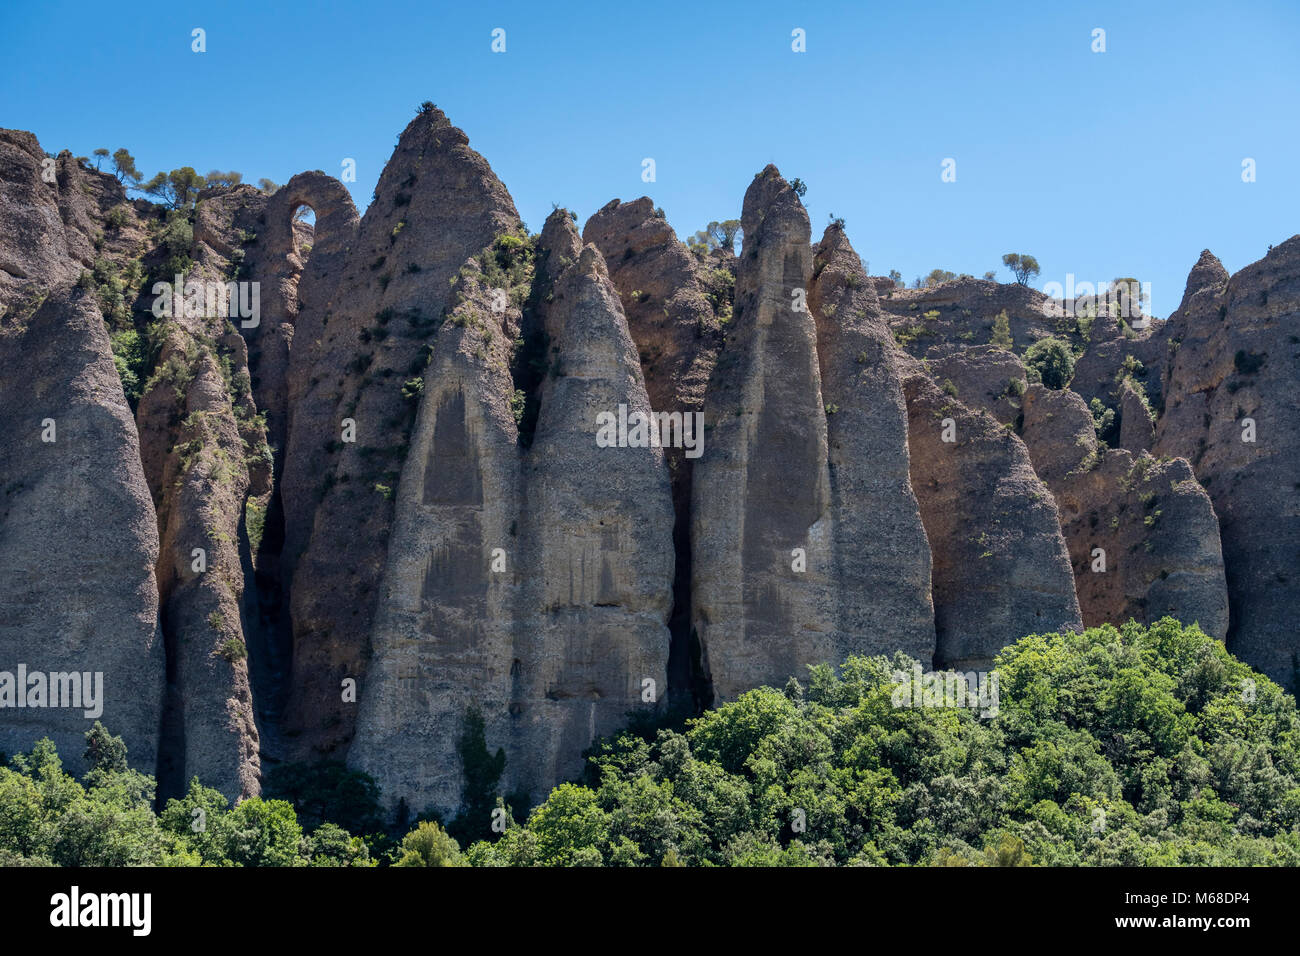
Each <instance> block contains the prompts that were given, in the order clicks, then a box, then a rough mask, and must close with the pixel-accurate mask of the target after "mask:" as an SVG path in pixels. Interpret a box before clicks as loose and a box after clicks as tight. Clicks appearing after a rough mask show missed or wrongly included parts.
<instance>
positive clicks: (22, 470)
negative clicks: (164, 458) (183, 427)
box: [0, 289, 164, 773]
mask: <svg viewBox="0 0 1300 956" xmlns="http://www.w3.org/2000/svg"><path fill="white" fill-rule="evenodd" d="M0 368H3V369H4V370H5V374H4V375H0V428H2V429H3V431H2V433H3V434H4V435H5V436H6V444H5V450H4V454H3V455H0V661H3V664H2V665H0V670H5V671H8V672H10V673H15V672H16V670H17V667H18V665H19V664H25V665H26V667H27V670H28V672H29V674H30V673H34V672H42V673H49V672H73V671H76V672H79V673H88V674H91V675H94V674H102V696H101V698H100V703H101V704H102V713H100V714H95V713H93V711H92V713H91V714H90V715H89V716H88V715H87V713H86V708H85V707H84V706H83V707H49V706H46V707H41V708H39V709H21V710H20V709H12V708H11V707H6V708H5V709H4V710H3V712H2V713H3V719H0V750H3V751H5V752H6V753H10V754H12V753H15V752H17V751H20V750H26V749H29V748H30V747H31V746H32V744H33V743H34V742H35V741H36V740H38V739H40V738H41V737H44V736H48V737H50V738H51V739H52V740H53V741H54V743H55V744H56V745H57V747H58V750H59V754H60V756H61V757H62V759H63V762H64V765H65V766H66V767H67V768H68V769H69V770H71V771H72V772H81V771H83V770H85V769H86V767H85V762H84V760H83V759H82V754H83V752H84V750H85V740H84V734H85V732H86V731H87V730H89V729H90V727H91V726H92V724H93V723H94V721H95V719H96V718H98V719H100V720H102V721H103V722H104V724H105V726H107V727H108V728H109V729H110V730H111V731H112V732H113V733H115V734H119V735H121V736H122V737H123V738H124V740H125V741H126V744H127V747H128V749H129V758H130V761H131V764H132V766H133V767H136V768H137V769H139V770H141V771H143V772H145V773H152V772H153V770H154V763H155V759H156V755H157V751H158V721H159V714H160V710H161V705H162V691H163V681H164V662H163V642H162V636H161V634H160V633H159V630H158V592H157V587H156V585H155V582H154V562H155V561H156V559H157V557H158V535H157V531H156V530H155V525H154V522H153V507H152V502H151V501H150V498H149V489H148V487H147V485H146V484H145V480H144V475H143V473H142V471H141V465H140V452H139V447H138V444H137V436H136V428H135V423H134V422H133V421H132V419H131V410H130V408H129V406H128V405H127V402H126V398H125V396H124V395H123V392H122V386H121V383H120V382H119V380H118V376H117V372H116V371H115V369H114V367H113V359H112V353H111V351H110V347H109V340H108V332H107V330H106V329H105V328H104V323H103V320H102V318H101V316H100V313H99V309H98V307H97V306H96V304H95V302H94V300H93V298H92V297H91V296H90V295H89V294H88V293H86V292H84V291H82V290H79V289H74V290H72V291H65V290H55V291H53V292H51V293H49V294H48V296H47V297H46V298H45V299H44V301H43V304H42V305H41V306H40V308H38V309H37V310H36V311H35V312H34V313H33V314H32V315H31V316H30V317H29V318H27V319H24V320H21V321H19V320H15V319H14V318H13V317H6V318H5V319H2V320H0ZM18 369H21V370H22V374H21V375H19V374H15V373H16V370H18ZM51 429H52V430H51ZM43 435H45V436H47V437H50V438H52V439H53V440H51V441H44V440H42V436H43ZM92 680H94V678H93V677H92ZM24 689H25V688H24ZM12 692H13V689H12V688H10V693H12ZM46 700H47V702H50V698H48V697H47V698H46ZM83 703H84V700H83Z"/></svg>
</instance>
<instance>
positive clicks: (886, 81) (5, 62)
mask: <svg viewBox="0 0 1300 956" xmlns="http://www.w3.org/2000/svg"><path fill="white" fill-rule="evenodd" d="M290 6H291V5H290V4H287V3H280V2H265V0H264V2H258V3H245V2H209V3H202V4H186V3H178V2H168V3H158V2H153V0H140V2H136V3H130V4H126V5H121V4H117V5H113V4H104V3H95V4H73V3H60V2H47V3H21V4H20V3H17V2H15V0H6V2H5V3H4V4H3V7H2V8H0V125H4V126H11V127H19V128H23V129H30V130H32V131H33V132H35V133H36V134H37V136H38V137H39V138H40V140H41V144H42V145H43V146H44V147H45V148H46V149H48V150H51V151H58V150H60V149H65V148H66V149H71V150H73V151H74V152H75V153H77V154H79V155H80V154H87V155H88V154H89V153H90V152H91V150H92V149H94V148H95V147H98V146H104V147H107V148H108V149H110V150H112V149H116V148H117V147H119V146H126V147H127V148H129V149H130V150H131V151H132V152H133V153H134V154H135V156H136V158H137V160H138V163H139V166H140V169H141V171H142V172H144V173H145V174H146V175H150V174H152V173H153V172H155V171H156V170H159V169H170V168H172V167H175V166H181V165H190V166H194V167H195V168H196V169H198V171H199V172H201V173H202V172H206V171H207V170H209V169H213V168H217V169H237V170H239V171H241V172H242V173H244V176H245V178H246V179H249V180H253V181H256V179H257V178H258V177H260V176H268V177H270V178H272V179H274V180H276V181H278V182H284V181H285V180H287V179H288V178H289V177H290V176H291V175H293V174H294V173H295V172H298V171H300V170H303V169H317V168H318V169H323V170H325V171H326V172H329V173H331V174H334V175H338V174H339V172H340V162H341V161H342V159H343V158H344V157H352V158H354V159H356V161H357V170H358V173H357V182H356V183H354V184H351V186H350V188H351V189H352V192H353V196H354V197H355V198H356V200H357V204H358V206H360V207H362V208H364V207H365V205H366V204H367V203H368V202H369V200H370V193H371V190H372V189H373V188H374V184H375V182H376V180H377V178H378V176H379V172H380V170H381V169H382V167H383V164H384V162H385V161H386V160H387V159H388V156H389V154H390V153H391V151H392V147H393V144H394V142H395V141H396V136H397V134H398V133H399V132H400V131H401V130H402V128H403V127H404V126H405V125H406V123H407V122H408V121H409V119H410V118H411V116H412V115H413V114H414V111H415V109H416V107H417V106H418V104H419V103H420V102H421V101H422V100H426V99H429V100H433V101H434V102H436V103H437V104H438V105H439V106H440V107H442V108H443V109H444V110H445V111H446V112H447V114H448V116H449V117H450V118H451V120H452V122H453V123H455V124H456V125H457V126H460V127H461V128H462V129H464V130H465V132H466V133H467V134H468V135H469V138H470V142H471V145H472V146H473V147H474V148H475V149H477V150H478V151H479V152H481V153H482V154H483V155H484V156H485V157H486V158H487V159H488V161H489V162H490V163H491V164H492V167H493V169H494V170H495V171H496V173H497V175H498V176H500V178H501V179H502V181H503V182H504V183H505V184H506V186H507V188H508V189H509V190H510V192H511V194H512V195H513V196H514V199H515V203H516V205H517V206H518V207H519V211H520V214H521V215H522V216H523V218H524V219H525V221H526V222H527V223H528V224H529V226H530V227H531V228H532V229H534V230H536V229H538V228H540V226H541V224H542V221H543V219H544V218H545V216H546V214H547V213H548V212H549V211H550V208H551V204H552V203H559V204H561V205H564V206H568V207H569V208H572V209H575V210H576V211H577V212H578V215H579V217H580V221H583V222H585V220H586V217H587V216H589V215H590V214H591V213H592V212H593V211H595V210H596V209H597V208H599V207H600V206H601V205H603V204H604V203H606V202H608V201H609V200H610V199H612V198H615V197H618V198H621V199H632V198H636V197H637V196H640V195H643V194H648V195H650V196H651V197H653V198H654V200H655V202H656V203H657V204H659V205H661V206H662V207H663V208H664V210H665V211H666V213H667V215H668V218H669V220H670V221H671V222H672V224H673V226H674V227H675V228H676V229H677V231H678V234H679V235H683V236H684V235H687V234H690V233H692V232H694V231H695V230H696V229H699V228H701V227H702V226H703V225H704V224H705V223H706V222H708V221H709V220H710V219H725V218H731V217H738V216H739V214H740V203H741V198H742V197H743V195H744V191H745V188H746V186H747V185H748V184H749V181H750V179H751V178H752V176H753V175H754V173H755V172H757V171H758V170H760V169H761V168H762V167H763V166H764V165H765V164H766V163H768V162H774V163H776V164H777V165H778V166H779V167H780V169H781V171H782V172H783V173H784V174H785V175H786V177H787V178H793V177H796V176H798V177H800V178H802V179H803V180H804V181H805V182H806V183H808V194H807V196H806V199H805V202H806V204H807V206H808V209H809V213H810V215H811V217H812V221H813V238H814V239H816V238H818V237H819V236H820V235H821V231H822V228H823V227H824V225H825V223H826V221H827V217H828V215H829V214H830V213H831V212H833V213H834V214H835V215H837V216H843V217H844V218H845V219H846V220H847V224H848V231H849V236H850V238H851V239H852V241H853V243H854V245H855V246H856V247H857V249H858V251H859V253H860V254H861V255H862V257H863V259H865V260H868V261H869V263H870V268H871V271H872V272H873V273H877V274H882V273H885V272H888V271H889V270H890V269H891V268H897V269H899V270H900V271H901V272H902V273H903V275H904V276H905V277H906V278H907V279H908V281H909V282H910V281H911V280H912V279H913V278H914V277H915V276H917V275H919V274H924V273H925V272H928V271H929V270H930V269H932V268H935V267H942V268H946V269H951V270H953V271H956V272H970V273H972V274H975V275H980V274H982V273H983V272H984V271H985V270H987V269H993V268H997V269H999V274H1000V276H1003V277H1005V272H1004V271H1002V270H1001V267H1000V259H1001V254H1002V253H1004V252H1008V251H1022V252H1028V253H1032V254H1034V255H1036V256H1037V257H1038V260H1039V262H1040V263H1041V264H1042V269H1043V273H1042V276H1041V277H1040V278H1039V280H1038V284H1039V285H1040V287H1041V285H1042V284H1043V283H1045V282H1047V281H1051V280H1056V281H1060V282H1062V283H1063V282H1064V280H1065V274H1066V273H1067V272H1073V273H1075V274H1076V276H1078V277H1080V278H1082V279H1087V280H1089V281H1093V280H1097V279H1103V280H1104V279H1110V278H1113V277H1115V276H1117V275H1126V274H1127V275H1136V276H1138V277H1139V278H1142V279H1145V280H1149V281H1151V283H1152V291H1153V299H1154V309H1153V311H1154V312H1155V314H1157V315H1166V314H1167V313H1168V312H1169V311H1170V310H1172V309H1173V308H1174V307H1175V306H1176V305H1177V303H1178V299H1179V297H1180V296H1181V294H1182V287H1183V282H1184V280H1185V278H1186V275H1187V272H1188V270H1189V269H1190V268H1191V266H1192V264H1193V263H1194V262H1195V261H1196V257H1197V255H1198V254H1199V252H1200V250H1201V249H1202V248H1206V247H1208V248H1210V249H1212V250H1213V251H1214V252H1215V253H1216V254H1218V256H1219V257H1220V258H1221V259H1222V260H1223V262H1224V264H1225V265H1226V266H1227V267H1228V269H1229V271H1235V270H1237V269H1239V268H1241V267H1242V266H1244V265H1246V264H1247V263H1249V262H1252V261H1254V260H1255V259H1258V258H1260V257H1261V256H1262V255H1264V253H1265V251H1266V249H1267V247H1268V245H1269V244H1270V243H1278V242H1281V241H1282V240H1284V239H1286V238H1288V237H1289V236H1291V235H1292V234H1294V233H1296V232H1300V122H1297V120H1300V108H1298V104H1300V52H1298V51H1300V3H1297V2H1296V0H1276V2H1254V0H1246V2H1240V3H1206V2H1200V0H1188V2H1181V3H1172V2H1171V3H1144V2H1140V0H1126V2H1121V3H1092V4H1064V3H1055V2H1040V3H1025V2H1016V3H976V2H935V3H910V2H908V3H890V4H866V3H862V2H858V3H845V4H834V3H829V2H819V3H817V4H813V5H811V7H812V9H810V10H808V9H805V5H804V4H798V3H789V2H786V3H764V2H752V3H744V4H734V5H732V4H723V3H716V2H712V3H705V2H699V0H696V2H692V3H683V4H674V3H669V2H650V3H619V4H611V3H604V4H590V5H579V4H567V5H566V4H560V3H538V2H536V0H533V2H529V3H497V4H493V3H463V2H459V3H455V4H441V3H434V2H427V0H425V2H410V3H407V2H400V3H383V2H379V0H373V2H366V3H342V2H316V3H310V4H307V3H304V4H302V7H303V10H302V11H301V12H294V11H293V10H291V9H290ZM195 27H202V28H203V29H204V30H206V31H207V52H206V53H203V54H197V53H193V52H191V49H190V45H191V35H190V31H191V30H192V29H193V28H195ZM496 27H501V28H503V29H505V30H506V52H505V53H504V54H494V53H492V52H491V49H490V46H491V31H492V30H493V28H496ZM796 27H799V28H802V29H804V30H805V31H806V34H807V52H806V53H801V54H796V53H793V52H792V51H791V48H790V47H791V30H793V29H794V28H796ZM1096 27H1101V28H1103V29H1105V30H1106V44H1107V52H1105V53H1093V52H1092V51H1091V44H1092V31H1093V29H1094V28H1096ZM644 157H653V158H654V159H655V161H656V164H657V181H656V182H654V183H643V182H642V181H641V160H642V159H643V158H644ZM948 157H952V158H954V159H955V160H956V161H957V181H956V182H955V183H943V182H941V181H940V171H941V170H940V165H941V163H942V161H943V160H944V159H945V158H948ZM1246 157H1251V158H1253V159H1255V160H1256V163H1257V177H1258V178H1257V181H1256V182H1254V183H1251V184H1246V183H1243V182H1242V181H1241V162H1242V160H1243V159H1244V158H1246Z"/></svg>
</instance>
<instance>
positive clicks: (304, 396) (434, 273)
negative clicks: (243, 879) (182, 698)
mask: <svg viewBox="0 0 1300 956" xmlns="http://www.w3.org/2000/svg"><path fill="white" fill-rule="evenodd" d="M518 229H519V215H518V213H517V212H516V211H515V207H514V203H513V202H512V201H511V199H510V195H509V193H507V192H506V189H505V187H504V186H503V185H502V184H501V182H500V181H499V180H498V179H497V177H496V176H495V175H494V174H493V172H492V170H491V168H490V167H489V166H488V164H487V162H486V160H484V159H483V157H482V156H480V155H479V154H478V153H476V152H475V151H474V150H473V149H471V148H470V147H469V139H468V137H467V136H466V135H465V134H464V133H463V132H462V131H461V130H459V129H457V128H456V127H454V126H452V125H451V123H450V122H449V121H448V120H447V118H446V116H444V115H443V114H442V113H441V112H440V111H439V110H437V109H433V108H430V109H428V110H425V111H422V112H421V113H420V114H419V115H418V116H417V117H416V118H415V119H414V120H412V121H411V123H410V125H408V126H407V128H406V129H405V130H404V131H403V132H402V135H401V137H400V138H399V140H398V144H397V148H396V149H395V150H394V152H393V156H392V158H391V159H390V160H389V162H388V164H387V165H386V166H385V167H384V171H383V173H382V174H381V176H380V178H379V184H378V185H377V187H376V189H375V200H374V202H373V203H371V205H370V208H369V209H367V210H366V214H365V217H364V218H363V219H362V220H361V224H360V227H359V228H358V230H357V232H356V235H355V237H354V238H353V239H352V241H351V243H350V245H349V246H348V250H347V253H346V254H345V255H343V256H342V257H341V259H340V260H339V262H338V266H337V268H336V269H331V270H330V275H329V276H324V275H322V276H320V278H314V276H316V275H317V272H316V269H315V268H314V267H313V266H312V262H313V260H314V259H315V256H314V255H313V257H312V258H311V259H309V260H308V271H307V275H306V276H305V278H304V281H303V284H302V288H301V292H300V295H299V298H300V299H301V300H302V301H303V309H302V310H301V311H300V312H299V313H298V316H297V318H296V320H295V322H294V336H293V346H292V350H291V353H290V358H289V377H288V395H289V403H290V422H289V437H288V454H287V458H286V461H285V466H284V474H283V480H282V483H281V498H282V501H283V503H284V514H285V544H284V552H283V565H284V567H285V571H286V574H288V575H289V583H290V593H291V616H292V621H293V663H292V671H291V677H290V681H289V688H290V689H289V696H288V700H287V701H286V703H285V710H284V724H285V734H284V740H285V744H286V751H287V754H288V756H290V757H291V758H294V759H315V758H319V757H321V756H325V755H332V756H334V757H335V758H338V757H342V756H343V755H345V754H346V751H347V747H348V744H349V741H350V740H351V737H352V731H353V727H354V724H355V720H356V716H357V708H356V706H355V704H354V703H352V702H350V701H348V700H345V699H344V693H345V688H344V681H347V680H352V681H355V682H356V683H357V685H358V686H359V687H361V688H364V686H365V673H366V667H367V663H368V661H369V660H370V656H371V655H370V649H369V641H370V632H371V627H372V624H373V623H374V620H375V614H376V612H377V610H378V608H379V605H380V604H381V603H382V598H381V596H382V590H381V585H382V578H383V574H384V570H385V567H386V565H387V560H388V558H387V552H388V542H389V535H390V532H391V528H392V521H393V515H394V504H395V501H396V497H397V495H398V493H399V486H400V479H401V474H402V471H403V467H404V465H403V463H404V462H405V461H406V459H407V457H408V455H409V452H410V445H409V442H410V436H411V435H412V433H413V432H412V429H413V423H414V418H415V405H414V404H413V402H412V401H411V398H410V391H409V389H406V390H405V394H404V389H405V383H407V382H408V381H411V380H412V379H413V378H417V377H420V376H422V374H423V370H424V367H425V364H426V360H427V358H428V355H429V352H428V350H427V348H426V346H428V345H430V344H432V341H431V340H432V339H433V337H434V335H435V333H436V332H437V330H438V329H439V327H440V326H442V324H443V322H444V320H445V318H446V310H447V309H448V307H449V306H450V305H452V296H453V294H454V284H455V281H456V277H457V274H458V273H459V271H460V270H461V267H462V266H464V264H465V262H466V260H467V259H469V258H470V257H471V256H475V255H477V254H478V253H480V252H481V251H482V250H484V249H485V248H487V247H489V246H490V245H492V243H493V241H494V240H495V239H496V238H497V237H498V236H500V235H502V234H506V233H511V234H514V233H516V232H517V231H518ZM313 253H314V250H313ZM335 272H337V277H335V276H334V273H335ZM340 555H346V556H347V558H346V560H340V557H339V556H340ZM362 692H363V693H364V691H362Z"/></svg>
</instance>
